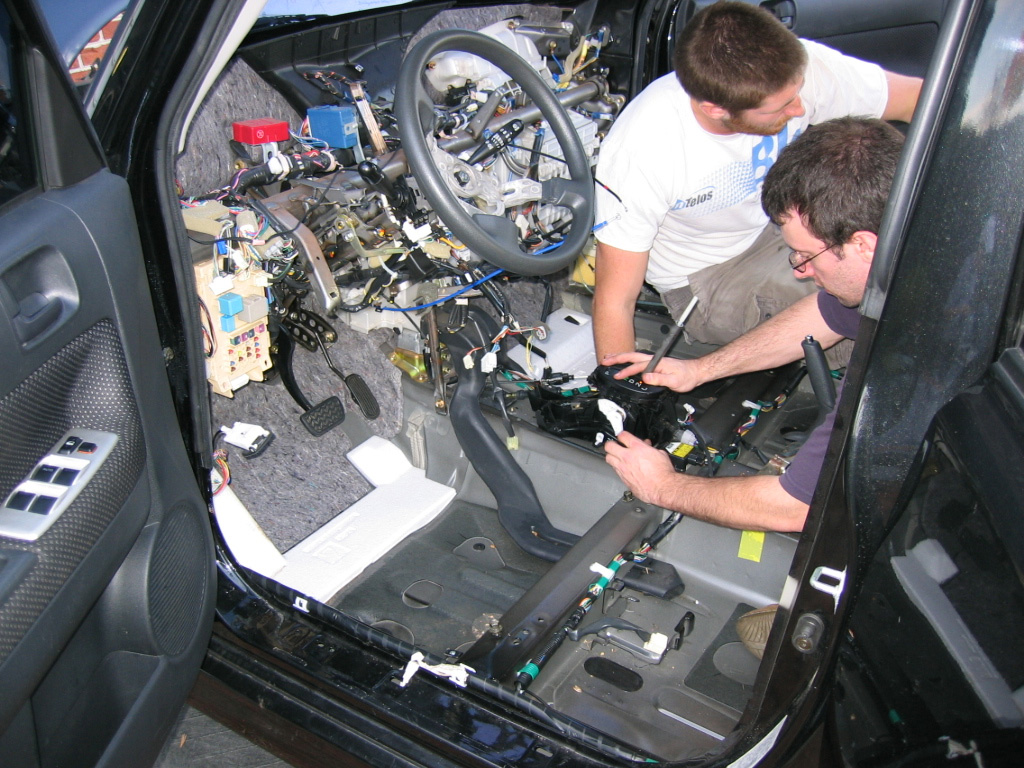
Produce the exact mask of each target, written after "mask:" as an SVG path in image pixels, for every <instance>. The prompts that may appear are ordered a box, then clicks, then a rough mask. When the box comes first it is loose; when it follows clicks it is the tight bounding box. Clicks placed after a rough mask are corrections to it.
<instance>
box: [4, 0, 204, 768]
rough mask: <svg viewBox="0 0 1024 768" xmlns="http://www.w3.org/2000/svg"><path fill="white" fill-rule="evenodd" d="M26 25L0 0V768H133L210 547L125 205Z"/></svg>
mask: <svg viewBox="0 0 1024 768" xmlns="http://www.w3.org/2000/svg"><path fill="white" fill-rule="evenodd" d="M33 9H34V6H33V5H32V4H26V3H24V2H10V1H9V0H0V37H2V38H3V47H2V49H0V123H2V124H0V235H2V237H0V242H2V247H0V360H2V365H0V435H2V436H3V439H2V440H0V503H2V504H3V507H2V508H0V691H3V695H2V696H0V755H2V756H3V757H2V758H0V762H2V763H3V764H4V765H5V766H18V767H19V768H20V767H21V766H27V767H31V768H42V767H44V766H58V765H59V766H94V765H96V766H119V767H120V766H135V765H139V766H142V765H149V764H151V763H152V761H153V759H154V758H155V757H156V755H157V754H158V752H159V750H160V747H161V745H162V743H163V741H164V739H165V738H166V735H167V733H168V732H169V730H170V728H171V727H172V725H173V723H174V720H175V717H176V715H177V713H178V712H179V711H180V709H181V706H182V704H183V702H184V699H185V697H186V694H187V692H188V690H189V688H190V687H191V685H192V682H193V681H194V679H195V676H196V674H197V671H198V668H199V664H200V662H201V660H202V657H203V653H204V651H205V648H206V645H207V642H208V638H209V635H210V630H211V625H212V616H213V599H214V584H215V582H214V571H213V563H214V556H213V542H212V536H211V532H210V528H209V525H208V522H207V515H208V512H207V505H206V503H205V501H204V498H203V495H202V493H201V492H200V490H199V484H198V483H197V481H196V478H195V475H194V473H193V471H192V469H191V465H190V463H189V460H188V455H187V452H186V449H185V446H184V443H183V440H182V437H181V430H180V428H179V426H178V421H177V419H176V416H175V410H174V407H173V406H172V398H171V393H170V387H169V384H168V379H167V374H166V372H165V353H164V350H163V348H162V346H161V343H160V337H159V334H158V329H157V324H156V321H155V316H154V309H153V305H152V302H151V298H150V290H149V284H148V282H147V276H146V268H145V262H144V254H143V249H142V246H141V244H140V238H139V233H138V229H137V225H136V219H135V214H134V212H133V205H132V196H131V192H130V191H129V187H128V184H127V183H126V181H125V180H124V179H123V178H121V177H120V176H117V175H115V174H114V173H112V172H111V171H110V170H109V169H108V168H107V167H106V163H105V160H104V156H103V152H102V150H101V149H100V144H99V141H98V140H97V138H96V134H95V133H94V131H93V129H92V126H91V125H90V123H89V121H88V119H87V118H86V117H85V115H84V112H83V110H82V108H81V106H80V104H79V103H78V101H77V99H76V97H75V95H74V92H73V89H72V86H71V82H70V80H69V78H68V76H67V74H66V72H65V71H64V68H63V66H62V65H61V63H60V62H59V60H58V58H57V57H56V56H55V55H54V53H53V50H52V46H51V44H50V37H49V35H48V33H47V31H46V29H45V27H44V26H43V24H42V23H41V22H40V21H39V19H38V16H37V14H36V13H35V11H34V10H33Z"/></svg>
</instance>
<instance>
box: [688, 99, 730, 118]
mask: <svg viewBox="0 0 1024 768" xmlns="http://www.w3.org/2000/svg"><path fill="white" fill-rule="evenodd" d="M695 103H696V105H697V109H699V110H700V111H701V112H702V113H703V114H705V115H707V116H708V117H709V118H711V119H712V120H721V119H722V118H723V117H729V110H727V109H723V108H722V107H720V106H718V105H717V104H712V103H711V102H710V101H697V102H695Z"/></svg>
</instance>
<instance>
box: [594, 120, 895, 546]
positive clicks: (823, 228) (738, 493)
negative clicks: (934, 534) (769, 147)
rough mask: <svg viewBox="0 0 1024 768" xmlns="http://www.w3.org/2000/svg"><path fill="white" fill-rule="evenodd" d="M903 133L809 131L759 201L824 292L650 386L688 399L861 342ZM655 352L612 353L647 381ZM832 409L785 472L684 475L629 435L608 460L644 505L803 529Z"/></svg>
mask: <svg viewBox="0 0 1024 768" xmlns="http://www.w3.org/2000/svg"><path fill="white" fill-rule="evenodd" d="M902 146H903V136H902V135H901V134H900V133H899V132H898V131H897V130H896V129H895V128H893V127H892V126H890V125H889V124H888V123H886V122H884V121H882V120H877V119H873V118H839V119H837V120H832V121H829V122H826V123H822V124H820V125H817V126H813V127H811V128H808V129H807V131H805V132H804V133H803V135H801V136H800V138H798V139H797V140H796V141H795V142H793V143H792V144H790V146H789V147H788V148H787V149H786V150H785V151H783V152H782V154H781V155H780V156H779V159H778V161H777V162H776V163H775V165H774V166H773V167H772V169H771V170H770V171H769V172H768V174H767V176H766V177H765V182H764V189H763V190H762V197H761V202H762V205H763V207H764V211H765V213H766V214H767V215H768V217H769V218H770V219H771V221H772V222H773V223H775V224H776V225H778V226H779V227H780V229H781V232H782V237H783V239H784V240H785V242H786V245H787V246H788V247H789V248H790V249H791V250H790V254H789V266H790V267H791V268H792V270H793V272H794V273H795V274H794V277H795V278H797V279H804V280H808V279H809V280H813V281H814V284H815V285H816V286H817V287H818V291H817V292H816V293H813V294H811V295H809V296H807V297H805V298H803V299H800V300H799V301H798V302H796V303H795V304H793V305H792V306H791V307H789V308H788V309H786V310H785V311H783V312H781V313H780V314H778V315H776V316H775V317H773V318H771V319H770V320H768V321H766V322H764V323H762V324H761V325H759V326H757V327H756V328H754V329H753V330H751V331H748V332H747V333H746V334H744V335H742V336H740V337H739V338H737V339H736V340H735V341H733V342H731V343H729V344H727V345H726V346H724V347H721V348H719V349H717V350H715V351H714V352H712V353H711V354H708V355H705V356H704V357H700V358H696V359H692V360H679V359H672V358H665V359H663V360H661V362H660V363H659V364H658V366H657V367H656V369H655V370H654V371H653V372H651V373H648V374H644V376H643V378H644V381H645V382H647V383H648V384H653V385H659V386H665V387H669V388H670V389H672V390H675V391H676V392H688V391H690V390H691V389H693V388H695V387H697V386H699V385H700V384H703V383H704V382H707V381H713V380H715V379H721V378H724V377H727V376H735V375H737V374H741V373H749V372H751V371H759V370H765V369H768V368H776V367H778V366H781V365H785V364H786V363H790V362H793V361H795V360H798V359H800V358H802V357H803V347H802V346H801V343H802V342H803V340H804V338H805V337H807V336H813V337H814V338H815V339H817V340H818V342H819V343H820V344H821V345H822V346H823V347H826V348H827V347H830V346H832V345H834V344H836V343H837V342H839V341H841V340H842V339H844V338H851V339H853V338H855V337H856V334H857V328H858V325H859V322H860V315H859V313H858V312H857V307H858V306H859V305H860V302H861V300H862V299H863V297H864V290H865V287H866V285H867V279H868V273H869V271H870V269H871V263H872V259H873V258H874V254H875V245H876V243H877V241H878V234H877V233H878V230H879V229H880V227H881V223H882V213H883V211H884V210H885V205H886V201H887V199H888V195H889V188H890V187H891V185H892V180H893V176H894V174H895V171H896V164H897V161H898V160H899V156H900V151H901V149H902ZM648 360H650V355H646V354H642V353H638V352H630V353H625V354H619V355H612V356H610V357H608V358H606V359H605V360H604V361H603V362H605V363H607V364H615V363H631V365H630V366H628V367H627V368H625V369H624V370H623V371H622V372H621V373H620V374H618V376H619V377H625V376H629V375H638V374H640V372H641V371H643V369H644V367H645V365H646V363H647V361H648ZM834 420H835V409H834V408H833V410H832V412H831V413H829V414H828V417H827V418H826V419H825V421H824V422H823V423H822V424H821V425H820V426H819V427H818V428H817V429H815V430H814V431H813V432H812V433H811V435H810V437H809V438H808V439H807V442H806V443H805V444H804V445H803V447H802V448H801V449H800V451H799V452H798V453H797V455H796V457H795V458H794V459H793V462H792V463H791V464H790V466H789V468H788V469H787V471H786V472H785V474H783V475H781V476H775V475H753V476H747V477H721V478H703V477H696V476H693V475H687V474H685V473H679V472H676V471H675V470H674V469H673V467H672V464H671V462H670V461H669V458H668V456H667V454H666V453H665V452H664V451H661V450H657V449H655V448H653V447H651V446H650V445H648V444H647V443H645V442H643V441H641V440H639V439H638V438H637V437H635V436H634V435H631V434H629V433H627V432H623V433H621V434H620V435H619V436H618V440H619V442H618V443H616V442H613V441H609V442H608V443H606V444H605V450H606V460H607V461H608V463H609V464H610V465H611V466H612V467H614V468H615V471H616V472H617V473H618V475H619V477H620V478H621V479H622V481H623V482H625V483H626V485H627V486H629V489H630V490H631V491H632V492H633V494H634V495H635V496H636V497H637V498H639V499H641V500H642V501H645V502H648V503H652V504H657V505H659V506H662V507H665V508H667V509H672V510H676V511H679V512H682V513H684V514H686V515H689V516H691V517H696V518H699V519H703V520H708V521H710V522H714V523H718V524H720V525H725V526H728V527H732V528H740V529H743V530H774V531H799V530H801V529H802V528H803V525H804V521H805V520H806V517H807V511H808V508H809V505H810V502H811V497H812V495H813V493H814V487H815V485H816V484H817V479H818V474H819V473H820V472H821V466H822V462H823V461H824V457H825V448H826V446H827V444H828V440H829V435H830V434H831V432H832V426H833V423H834Z"/></svg>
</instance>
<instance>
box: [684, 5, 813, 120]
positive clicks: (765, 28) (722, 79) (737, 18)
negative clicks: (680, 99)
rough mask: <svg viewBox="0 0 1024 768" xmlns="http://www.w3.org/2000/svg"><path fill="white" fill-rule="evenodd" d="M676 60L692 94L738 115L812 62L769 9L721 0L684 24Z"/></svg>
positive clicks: (777, 89) (755, 104) (793, 80)
mask: <svg viewBox="0 0 1024 768" xmlns="http://www.w3.org/2000/svg"><path fill="white" fill-rule="evenodd" d="M673 64H674V65H675V70H676V77H678V78H679V82H680V83H681V84H682V86H683V89H684V90H685V91H686V92H687V93H688V94H689V95H690V96H691V97H692V98H694V99H696V100H697V101H709V102H711V103H712V104H715V105H716V106H719V107H722V108H723V109H725V110H728V112H729V113H730V114H736V113H737V112H740V111H742V110H745V109H753V108H755V107H757V106H758V105H759V104H761V102H763V101H764V100H765V99H766V98H768V97H769V96H771V95H772V94H774V93H778V92H779V91H781V90H782V89H783V88H785V87H786V86H788V85H791V84H792V83H793V82H795V81H796V79H797V78H798V77H799V76H800V74H801V73H802V72H803V70H804V67H805V66H806V65H807V52H806V51H805V50H804V47H803V45H802V44H801V43H800V41H799V40H798V39H797V37H796V35H794V34H793V33H792V32H790V31H789V30H788V29H786V27H784V26H783V25H782V23H781V22H780V21H779V20H778V19H776V18H775V17H774V16H772V15H771V14H770V13H769V12H768V11H766V10H764V9H762V8H759V7H758V6H756V5H748V4H747V3H742V2H732V1H730V0H720V2H717V3H715V4H713V5H709V6H707V7H706V8H703V9H701V10H700V11H698V12H697V13H696V14H695V15H694V17H693V18H692V19H691V20H690V22H689V23H688V24H687V25H686V27H685V28H684V29H683V31H682V33H681V34H680V35H679V41H678V42H677V43H676V48H675V53H674V55H673Z"/></svg>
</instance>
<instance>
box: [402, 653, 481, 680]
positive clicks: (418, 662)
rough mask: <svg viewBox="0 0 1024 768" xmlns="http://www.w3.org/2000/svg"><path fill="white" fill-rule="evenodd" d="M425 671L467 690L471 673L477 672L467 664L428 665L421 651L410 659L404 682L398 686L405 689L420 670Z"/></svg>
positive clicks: (404, 673)
mask: <svg viewBox="0 0 1024 768" xmlns="http://www.w3.org/2000/svg"><path fill="white" fill-rule="evenodd" d="M421 669H422V670H425V671H427V672H429V673H430V674H432V675H434V676H435V677H446V678H448V679H449V680H451V681H452V682H453V683H455V685H457V686H459V687H460V688H465V687H466V683H467V682H468V680H469V673H470V672H476V670H475V669H473V668H472V667H467V666H466V665H465V664H427V663H426V661H424V656H423V654H422V653H420V652H419V651H416V653H414V654H413V655H412V657H410V659H409V663H408V664H406V665H405V671H404V672H403V673H402V680H401V682H400V683H399V684H398V685H399V686H400V687H402V688H405V686H407V685H408V684H409V681H410V680H412V678H413V676H414V675H415V674H416V673H417V672H418V671H419V670H421Z"/></svg>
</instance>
